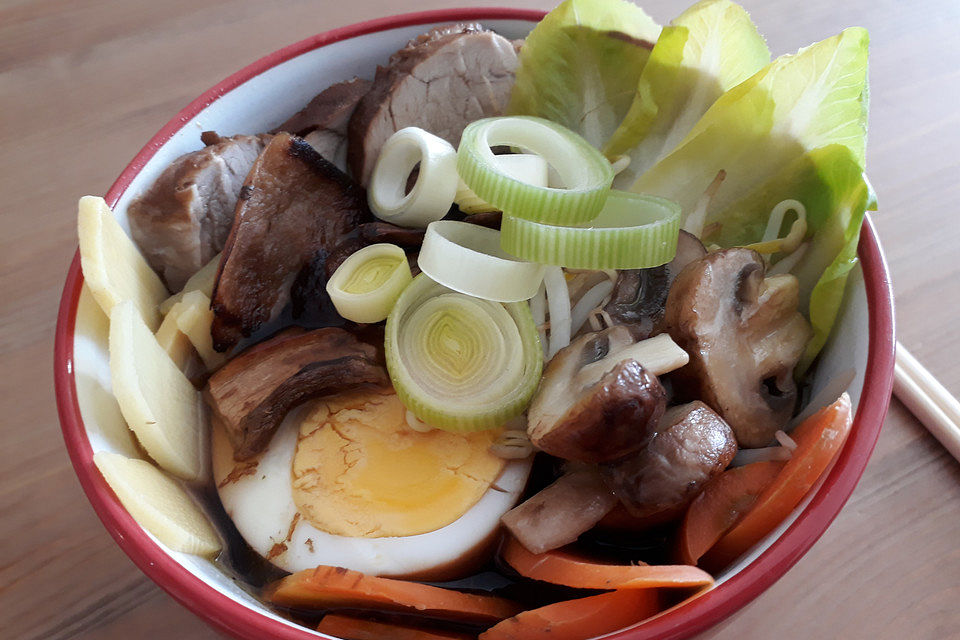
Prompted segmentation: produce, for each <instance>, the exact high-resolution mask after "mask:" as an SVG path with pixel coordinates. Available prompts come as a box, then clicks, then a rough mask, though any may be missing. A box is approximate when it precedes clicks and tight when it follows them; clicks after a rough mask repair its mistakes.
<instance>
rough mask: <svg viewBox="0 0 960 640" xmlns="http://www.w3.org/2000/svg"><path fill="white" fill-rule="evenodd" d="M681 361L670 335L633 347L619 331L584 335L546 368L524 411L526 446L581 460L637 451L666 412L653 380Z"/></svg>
mask: <svg viewBox="0 0 960 640" xmlns="http://www.w3.org/2000/svg"><path fill="white" fill-rule="evenodd" d="M652 341H656V342H655V343H652V344H646V343H651V342H652ZM641 362H642V363H644V364H643V365H641ZM686 362H687V356H686V354H685V353H684V352H683V351H682V350H680V349H679V348H678V347H676V345H674V344H673V342H672V341H671V340H670V339H669V336H666V337H665V338H664V339H659V340H658V339H657V338H653V339H651V340H650V341H645V343H634V340H633V337H632V336H631V334H630V330H629V329H628V328H626V327H622V326H620V327H611V328H610V329H605V330H603V331H599V332H596V333H588V334H586V335H583V336H581V337H580V338H578V339H577V340H575V341H574V342H572V343H571V344H570V345H569V346H567V347H565V348H563V349H561V350H560V351H559V352H558V353H557V355H556V356H554V357H553V359H552V360H551V361H550V363H549V364H548V365H547V368H546V370H545V371H544V374H543V379H542V380H541V382H540V388H539V389H538V390H537V393H536V395H535V396H534V398H533V402H532V403H531V404H530V409H529V411H528V429H527V431H528V433H529V434H530V440H531V441H532V442H533V443H534V445H536V446H537V447H538V448H540V449H541V450H543V451H546V452H547V453H549V454H550V455H554V456H557V457H560V458H565V459H567V460H577V461H581V462H602V461H605V460H613V459H615V458H619V457H622V456H625V455H627V454H629V453H632V452H634V451H637V450H638V449H640V448H642V447H643V446H644V445H645V444H646V443H647V441H648V440H649V439H650V438H651V437H652V436H653V433H654V429H655V428H656V425H657V421H658V420H659V419H660V416H661V415H662V414H663V410H664V408H665V407H666V400H667V393H666V391H665V390H664V389H663V387H662V386H661V384H660V381H659V380H658V379H657V374H658V373H665V372H666V371H670V370H672V369H675V368H677V367H679V366H682V365H683V364H685V363H686Z"/></svg>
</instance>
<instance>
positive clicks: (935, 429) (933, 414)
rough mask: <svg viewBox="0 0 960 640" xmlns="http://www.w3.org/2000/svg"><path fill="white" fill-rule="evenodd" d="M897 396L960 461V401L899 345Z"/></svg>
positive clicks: (896, 370)
mask: <svg viewBox="0 0 960 640" xmlns="http://www.w3.org/2000/svg"><path fill="white" fill-rule="evenodd" d="M893 393H894V395H896V396H897V397H898V398H900V401H901V402H903V404H904V405H906V407H907V409H909V410H910V412H911V413H913V415H914V416H916V417H917V419H918V420H919V421H920V422H921V423H923V426H925V427H926V428H927V430H928V431H929V432H930V433H932V434H933V435H934V437H936V439H937V440H939V441H940V444H942V445H943V446H944V447H946V449H947V451H949V452H950V453H951V454H952V455H953V457H954V458H956V459H957V460H960V402H958V401H957V399H956V398H954V397H953V396H952V395H950V392H949V391H947V390H946V388H944V386H943V385H942V384H940V382H939V381H938V380H937V379H936V378H934V377H933V374H931V373H930V372H929V371H927V370H926V368H925V367H924V366H923V365H922V364H920V363H919V362H917V359H916V358H914V357H913V356H912V355H911V354H910V352H909V351H907V350H906V349H904V347H903V345H902V344H900V343H899V342H898V343H897V359H896V363H895V365H894V381H893Z"/></svg>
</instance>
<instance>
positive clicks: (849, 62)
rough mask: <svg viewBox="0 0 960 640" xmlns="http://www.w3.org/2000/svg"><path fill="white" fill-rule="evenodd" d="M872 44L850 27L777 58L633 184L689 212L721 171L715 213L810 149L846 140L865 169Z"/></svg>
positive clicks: (718, 103)
mask: <svg viewBox="0 0 960 640" xmlns="http://www.w3.org/2000/svg"><path fill="white" fill-rule="evenodd" d="M867 45H868V36H867V32H866V30H865V29H861V28H859V27H853V28H850V29H846V30H845V31H843V32H842V33H840V34H838V35H836V36H834V37H832V38H828V39H826V40H823V41H821V42H818V43H816V44H814V45H811V46H809V47H806V48H805V49H801V50H800V51H799V52H798V53H796V54H794V55H787V56H781V57H779V58H777V59H776V60H774V61H773V62H771V63H770V64H769V65H767V66H766V67H764V68H763V69H761V70H760V71H759V72H757V73H756V74H755V75H753V76H752V77H750V78H749V79H747V80H746V81H744V82H742V83H740V84H738V85H737V86H735V87H734V88H732V89H730V90H729V91H727V92H726V93H725V94H723V95H722V96H721V97H720V98H719V99H718V100H717V101H716V102H714V103H713V106H712V107H710V109H708V110H707V112H706V113H705V114H704V115H703V117H702V118H701V119H700V120H699V121H698V122H697V124H696V125H694V127H693V129H692V130H691V131H690V133H689V134H687V136H686V137H685V138H684V139H683V140H682V141H681V142H680V144H679V145H678V146H677V148H676V149H674V151H673V152H671V153H670V154H669V155H668V156H667V157H665V158H663V159H662V160H660V161H659V162H658V163H657V164H656V165H654V167H653V168H652V169H650V170H649V171H648V172H646V173H645V174H643V175H642V176H641V177H640V178H639V179H638V180H637V181H636V182H635V183H634V184H633V186H632V187H631V189H632V190H633V191H636V192H639V193H650V194H653V195H658V196H661V197H664V198H667V199H670V200H674V201H676V202H678V203H680V206H681V208H682V209H683V212H684V215H685V216H686V215H689V213H690V212H691V211H692V210H693V208H694V205H695V204H696V202H697V200H698V199H699V198H700V196H701V194H703V192H704V190H705V189H706V188H707V186H708V185H709V184H710V183H711V182H712V181H713V180H714V178H715V177H716V175H717V173H718V172H719V171H720V170H721V169H723V170H725V171H726V179H725V180H724V181H723V184H722V185H721V186H720V189H719V191H718V192H717V194H716V196H715V197H714V198H713V200H712V202H711V205H710V208H709V209H708V212H707V213H708V217H712V216H711V215H710V214H712V213H715V212H716V211H723V210H726V209H727V208H728V207H729V206H730V204H732V203H734V202H736V201H738V200H740V199H742V198H745V197H746V196H748V195H749V194H750V192H751V191H753V190H754V189H757V188H758V187H760V186H761V185H763V184H764V183H765V182H767V181H768V180H769V179H770V178H772V177H773V176H775V175H777V174H778V173H779V172H780V171H781V170H783V169H784V167H786V166H787V165H788V164H790V163H791V162H793V161H794V160H796V159H797V158H799V157H801V156H802V155H803V154H804V153H806V152H807V151H809V150H812V149H816V148H818V147H823V146H827V145H830V144H842V145H844V146H846V147H848V148H849V149H850V151H851V152H852V153H853V156H854V158H855V159H856V160H857V163H858V164H859V165H860V166H861V167H862V166H863V165H864V148H865V145H866V101H867V90H866V80H867ZM787 197H791V196H790V195H789V194H785V195H784V198H787Z"/></svg>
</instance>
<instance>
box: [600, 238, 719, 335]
mask: <svg viewBox="0 0 960 640" xmlns="http://www.w3.org/2000/svg"><path fill="white" fill-rule="evenodd" d="M706 254H707V250H706V249H704V247H703V243H702V242H700V241H699V240H698V239H697V237H696V236H694V235H693V234H690V233H687V232H686V231H680V236H679V238H677V253H676V254H675V255H674V258H673V260H671V261H670V262H668V263H667V264H665V265H661V266H659V267H653V268H651V269H624V270H622V271H620V273H619V275H618V276H617V282H616V285H614V288H613V293H612V294H611V295H610V302H608V303H607V304H606V306H605V307H604V308H603V310H604V311H606V312H607V315H608V316H609V318H610V320H612V321H613V324H622V325H626V326H628V327H630V328H631V330H632V332H633V335H634V337H635V338H636V339H637V340H643V339H644V338H649V337H650V336H652V335H654V334H656V333H659V332H660V331H661V330H662V328H661V324H662V322H661V321H662V320H663V314H664V307H665V305H666V302H667V293H668V292H669V290H670V285H671V284H672V283H673V281H674V279H675V278H676V277H677V274H679V273H680V272H681V271H683V269H684V267H686V266H687V265H688V264H690V263H691V262H694V261H695V260H698V259H700V258H702V257H703V256H705V255H706Z"/></svg>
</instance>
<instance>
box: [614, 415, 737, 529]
mask: <svg viewBox="0 0 960 640" xmlns="http://www.w3.org/2000/svg"><path fill="white" fill-rule="evenodd" d="M736 453H737V440H736V437H735V436H734V435H733V430H732V429H730V426H729V425H727V423H726V422H724V421H723V419H722V418H721V417H720V416H718V415H717V414H716V413H714V411H713V410H711V409H710V407H708V406H707V405H705V404H703V403H702V402H699V401H697V402H691V403H690V404H685V405H682V406H679V407H672V408H670V409H668V410H667V412H666V413H665V414H664V415H663V419H662V420H661V421H660V426H659V432H658V433H657V435H656V436H654V438H653V440H651V441H650V444H649V445H647V447H646V448H645V449H643V450H642V451H640V452H639V453H636V454H634V455H632V456H629V457H627V458H624V459H622V460H618V461H616V462H613V463H610V464H606V465H602V466H601V472H602V473H603V476H604V479H605V480H606V482H607V485H608V486H609V487H610V488H611V489H612V490H613V492H614V493H615V494H616V495H617V497H618V498H620V501H621V502H622V503H623V504H624V505H625V506H626V508H627V511H629V512H630V513H631V514H632V515H633V516H635V517H639V518H646V519H648V520H650V519H653V518H659V519H660V520H663V521H666V520H670V519H673V518H676V517H678V516H680V515H682V514H683V510H684V509H685V508H686V506H687V505H688V504H690V501H691V500H693V499H694V498H695V497H697V494H699V493H700V491H702V490H703V486H704V485H705V484H706V483H707V481H708V480H710V478H713V477H714V476H716V475H718V474H719V473H720V472H722V471H723V470H724V469H726V468H727V465H729V464H730V461H731V460H733V456H734V455H736Z"/></svg>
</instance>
